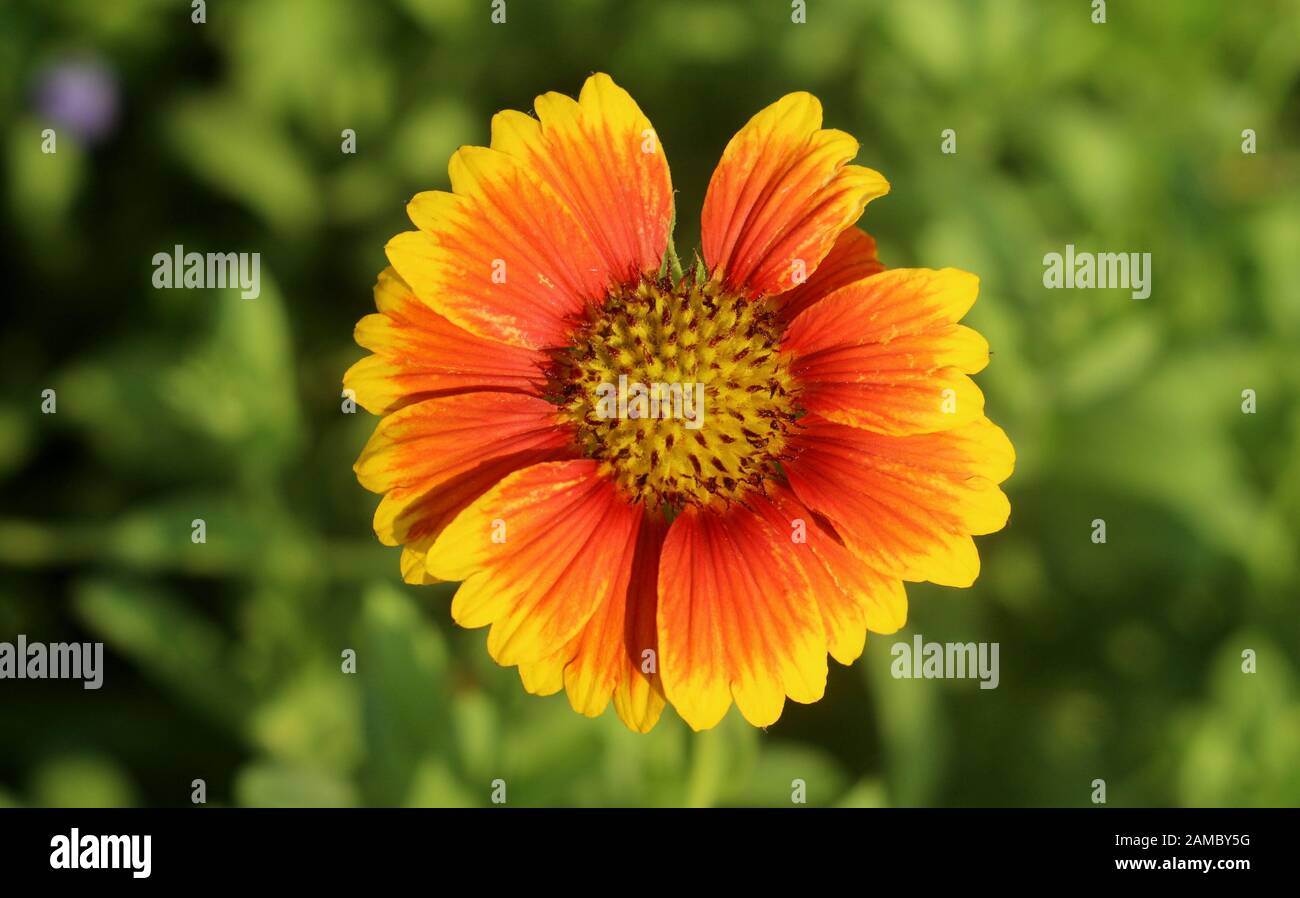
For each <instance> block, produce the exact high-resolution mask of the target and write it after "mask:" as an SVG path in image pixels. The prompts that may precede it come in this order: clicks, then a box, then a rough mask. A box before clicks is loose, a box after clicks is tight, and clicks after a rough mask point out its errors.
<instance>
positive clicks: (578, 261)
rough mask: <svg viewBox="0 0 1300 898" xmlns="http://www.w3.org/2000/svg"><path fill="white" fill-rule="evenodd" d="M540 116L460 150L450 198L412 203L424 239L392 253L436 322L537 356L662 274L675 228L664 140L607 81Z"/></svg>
mask: <svg viewBox="0 0 1300 898" xmlns="http://www.w3.org/2000/svg"><path fill="white" fill-rule="evenodd" d="M538 113H539V114H540V115H541V116H542V120H541V122H536V121H533V120H532V119H530V118H528V117H527V116H525V115H523V114H522V113H513V112H506V113H502V114H501V115H500V116H498V117H497V119H496V120H495V121H494V124H493V138H492V147H491V148H487V147H461V148H460V149H459V150H457V151H456V153H455V154H453V155H452V157H451V165H450V174H451V192H450V193H446V192H443V191H429V192H426V193H421V194H419V195H417V196H416V197H415V198H414V199H412V200H411V202H410V204H409V205H408V206H407V211H408V213H409V214H410V217H411V221H412V222H414V223H415V225H416V226H417V227H418V228H419V230H418V231H410V232H407V233H404V234H398V235H397V236H396V237H394V238H393V239H392V240H391V241H389V243H388V246H387V252H388V258H389V261H391V262H392V264H393V267H394V268H396V269H397V271H398V273H399V274H400V275H401V276H402V277H403V278H404V279H405V280H406V282H407V283H409V284H410V285H411V287H412V289H413V290H414V291H415V293H416V295H417V296H419V297H420V299H422V300H424V301H425V302H427V303H429V305H430V306H432V307H433V308H434V309H435V310H436V311H438V312H439V313H440V314H442V315H445V316H446V317H447V318H449V319H451V320H452V321H453V322H455V323H456V324H458V325H459V326H461V327H463V328H465V329H466V330H469V331H472V332H473V333H475V334H478V335H479V336H482V337H486V338H488V339H492V340H497V341H500V342H503V343H509V344H511V345H514V346H523V347H526V348H530V349H544V348H548V347H556V346H563V345H565V344H566V342H567V340H568V337H569V334H570V332H571V331H572V329H573V327H574V325H575V324H576V323H578V321H579V320H580V318H581V316H582V314H583V311H584V309H585V308H586V306H587V305H589V304H592V303H599V302H603V301H604V299H605V296H606V295H607V294H608V292H609V289H610V288H611V287H612V286H613V285H615V284H622V283H628V282H630V281H633V280H636V279H637V278H639V277H640V274H641V273H642V272H648V271H652V270H654V269H657V268H658V267H659V263H660V260H661V259H662V257H663V253H664V249H665V248H666V246H667V243H668V231H669V227H670V223H671V220H672V184H671V182H670V180H669V176H668V164H667V162H666V161H665V159H664V154H663V152H662V149H661V148H660V147H659V146H658V138H657V137H655V135H654V133H653V131H652V130H651V129H650V124H649V120H647V119H646V118H645V116H644V115H643V114H642V113H641V111H640V109H639V108H637V106H636V104H635V103H634V102H633V101H632V98H631V97H629V96H628V95H627V93H626V92H625V91H623V90H622V89H620V88H619V87H617V86H616V85H615V84H614V83H613V81H611V80H610V79H609V77H608V76H605V75H595V76H593V77H592V78H590V79H588V81H587V84H586V85H585V86H584V87H583V89H582V94H581V96H580V98H579V100H578V101H577V102H574V101H572V100H568V99H567V98H562V97H560V96H559V95H558V94H547V95H545V96H543V97H540V98H539V99H538ZM647 132H648V133H647ZM647 147H651V148H652V149H653V152H644V149H645V148H647Z"/></svg>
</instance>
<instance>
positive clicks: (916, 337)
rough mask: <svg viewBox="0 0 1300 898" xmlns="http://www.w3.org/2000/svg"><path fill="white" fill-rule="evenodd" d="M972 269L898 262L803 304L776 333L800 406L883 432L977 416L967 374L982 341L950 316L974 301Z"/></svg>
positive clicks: (918, 429) (978, 404) (980, 410)
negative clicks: (787, 356) (900, 264)
mask: <svg viewBox="0 0 1300 898" xmlns="http://www.w3.org/2000/svg"><path fill="white" fill-rule="evenodd" d="M978 285H979V279H978V278H976V277H975V276H974V275H973V274H967V273H966V272H964V271H957V270H955V269H952V268H945V269H943V270H942V271H931V270H928V269H908V268H898V269H892V270H890V271H885V272H882V273H880V274H877V275H873V276H871V277H868V278H866V279H864V280H861V281H857V282H855V283H853V284H850V285H849V286H847V287H842V288H841V289H839V290H837V291H835V292H834V293H832V294H831V295H830V296H827V297H826V298H824V299H822V300H821V301H820V302H818V303H816V304H815V305H813V306H811V307H809V308H807V309H806V310H804V311H803V312H802V313H801V314H800V315H799V316H798V317H797V318H795V319H794V321H792V322H791V323H790V326H789V327H788V328H787V329H786V333H785V337H784V338H783V339H782V343H781V347H782V350H783V351H786V352H789V353H791V354H792V356H793V358H792V361H791V366H790V370H791V373H792V374H793V375H794V376H795V378H796V380H797V382H798V384H799V388H800V393H799V399H798V401H799V404H800V405H801V406H802V407H803V408H804V409H805V410H807V411H809V412H815V413H817V414H820V415H822V416H823V417H825V418H827V419H829V420H832V421H838V422H839V423H841V424H848V425H851V426H853V427H863V428H866V429H868V430H874V431H877V432H878V433H886V434H896V435H905V434H916V433H930V432H933V431H937V430H950V429H952V428H954V427H959V426H962V425H964V424H967V423H969V422H971V421H974V420H977V419H978V418H980V417H982V416H983V414H984V394H983V393H981V392H980V390H979V387H977V386H976V385H975V382H974V381H972V380H971V379H970V378H969V377H968V376H967V375H968V374H973V373H975V372H976V371H979V370H980V369H982V368H983V367H984V366H985V365H986V364H987V363H988V358H989V348H988V343H987V342H986V341H985V339H984V338H983V337H981V336H980V335H979V334H978V333H976V332H975V331H973V330H971V329H970V328H968V327H963V326H961V325H959V324H957V323H956V322H957V321H958V319H960V318H961V316H962V315H964V314H965V313H966V310H967V309H969V308H970V306H971V304H972V303H973V302H974V301H975V295H976V293H977V292H978Z"/></svg>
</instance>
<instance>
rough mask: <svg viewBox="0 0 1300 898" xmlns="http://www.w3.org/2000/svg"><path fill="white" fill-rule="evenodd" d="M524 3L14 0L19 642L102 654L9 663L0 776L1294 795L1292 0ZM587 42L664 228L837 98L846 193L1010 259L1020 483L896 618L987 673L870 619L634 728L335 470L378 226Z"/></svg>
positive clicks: (324, 790)
mask: <svg viewBox="0 0 1300 898" xmlns="http://www.w3.org/2000/svg"><path fill="white" fill-rule="evenodd" d="M508 8H509V19H508V24H506V25H492V24H491V23H490V21H489V4H488V3H486V2H478V0H460V2H438V3H425V2H417V0H402V2H394V3H376V2H368V0H329V2H315V0H264V2H257V3H251V2H250V3H211V4H209V9H208V22H207V24H206V25H194V24H191V22H190V20H189V10H188V4H167V3H158V2H150V0H133V2H126V0H124V2H115V3H97V2H77V3H54V4H51V3H44V2H38V0H17V2H12V0H11V2H9V3H7V4H5V9H4V10H3V11H2V12H0V75H2V76H3V77H0V85H2V87H0V112H2V113H3V115H0V123H2V125H0V127H3V135H2V136H0V152H3V154H4V158H3V160H2V161H0V179H2V181H0V183H3V185H4V188H3V191H0V215H2V216H3V222H4V223H3V227H4V229H5V235H4V241H3V245H4V250H3V253H4V261H5V263H6V266H5V270H6V272H7V273H8V275H9V278H8V284H7V289H6V294H7V295H8V296H9V297H10V298H9V300H8V301H7V302H6V317H5V325H4V329H3V333H2V335H0V360H2V364H3V366H4V382H5V387H4V390H3V393H2V394H0V490H2V491H3V496H4V499H3V504H2V505H0V640H7V639H12V638H13V637H14V636H15V635H16V634H18V633H26V634H28V635H29V637H31V638H33V639H42V640H47V641H59V640H102V641H103V642H104V643H105V644H106V647H107V652H106V665H107V671H106V675H105V685H104V688H103V689H102V690H99V691H87V690H83V689H81V688H80V684H79V683H75V682H67V681H63V682H48V683H25V684H15V683H14V682H13V681H8V680H5V681H0V709H2V710H0V805H6V804H31V805H68V804H71V805H130V804H170V805H181V804H186V803H188V802H189V800H190V790H191V782H192V780H194V779H196V778H202V779H204V780H205V781H206V783H207V786H208V800H209V803H212V804H245V805H254V806H263V805H328V806H346V805H371V804H380V805H455V806H482V805H486V804H489V803H490V795H491V790H492V783H493V781H495V780H498V779H501V780H504V781H505V782H506V783H507V787H508V801H509V803H510V804H511V805H525V806H527V805H550V804H565V805H642V804H644V805H692V806H707V805H778V806H781V805H784V806H788V805H789V804H790V802H791V795H792V791H793V789H794V785H793V784H794V782H795V781H797V780H802V781H803V782H804V783H805V784H806V790H807V801H808V803H809V804H810V805H841V806H853V807H861V806H882V805H923V804H960V805H1004V804H1023V803H1028V804H1046V805H1083V804H1087V803H1088V801H1089V795H1090V793H1091V785H1090V784H1091V782H1092V780H1094V779H1095V778H1103V779H1105V780H1107V783H1108V788H1107V795H1108V799H1109V801H1110V802H1111V803H1112V804H1121V805H1169V804H1173V805H1178V804H1193V805H1241V804H1245V805H1255V804H1269V805H1272V804H1281V805H1295V804H1300V774H1298V773H1297V771H1300V686H1298V685H1297V676H1298V673H1297V672H1300V614H1298V613H1297V610H1298V609H1297V596H1300V571H1298V570H1297V566H1296V555H1297V552H1296V550H1297V547H1298V546H1300V466H1297V465H1296V463H1295V460H1296V459H1297V458H1300V403H1298V402H1297V398H1298V397H1300V367H1298V366H1297V365H1296V364H1295V361H1294V359H1295V347H1296V345H1297V340H1300V279H1298V278H1297V277H1296V259H1297V255H1298V254H1297V235H1298V234H1300V190H1297V184H1298V183H1300V180H1298V175H1300V149H1298V147H1300V125H1298V124H1297V123H1300V115H1298V113H1300V49H1298V48H1297V44H1296V41H1295V35H1296V34H1297V33H1300V11H1298V9H1297V7H1296V5H1295V4H1291V3H1283V2H1258V3H1249V4H1229V5H1226V6H1225V5H1224V4H1219V3H1215V2H1213V0H1200V2H1185V3H1176V4H1169V3H1164V4H1141V3H1119V2H1113V3H1111V4H1110V9H1109V14H1108V19H1109V21H1108V22H1107V24H1105V25H1093V24H1091V22H1090V21H1089V7H1088V4H1086V3H1039V2H1033V0H983V2H961V0H917V2H903V3H888V4H886V3H874V2H873V3H863V2H860V0H815V2H809V3H808V21H807V23H806V24H803V25H795V24H792V23H791V21H790V4H789V3H787V2H784V0H762V2H748V0H709V2H684V0H682V2H676V0H674V2H661V0H632V2H614V0H608V2H597V0H587V2H573V3H569V2H565V3H559V2H534V0H509V3H508ZM85 54H93V55H95V56H98V57H99V58H101V59H102V60H104V61H105V62H106V63H107V65H108V66H109V67H110V68H111V69H112V70H113V71H115V72H116V75H117V78H118V79H119V82H120V83H119V87H120V91H121V96H120V101H121V114H120V115H119V119H118V122H117V125H116V128H115V130H114V131H113V132H112V133H111V134H110V135H109V136H108V137H107V138H106V139H105V140H104V141H102V142H101V143H99V144H90V143H86V142H83V141H80V140H78V138H77V136H76V135H75V134H74V133H72V132H70V131H64V132H61V133H60V135H59V144H58V147H59V149H58V152H57V154H54V155H47V154H43V153H41V151H40V140H41V138H40V132H41V129H42V128H44V127H47V126H49V125H48V123H47V122H45V121H44V120H43V119H42V116H41V112H40V110H39V109H38V108H37V106H36V105H34V103H33V101H32V93H33V91H32V88H33V85H34V79H36V78H37V77H38V72H40V71H42V70H43V69H44V68H45V67H47V66H49V65H52V64H57V63H59V62H60V61H63V60H66V59H69V58H80V57H82V56H84V55H85ZM597 70H601V71H608V72H610V73H611V74H612V75H613V77H614V78H615V79H616V80H618V81H619V82H620V83H622V84H623V85H624V86H626V87H627V88H628V89H629V90H630V91H631V92H632V93H633V95H634V96H635V97H636V98H637V100H638V101H639V102H640V104H641V105H642V107H643V109H644V110H645V111H646V113H647V114H648V115H649V116H650V118H651V120H652V121H653V122H654V123H655V126H656V129H657V131H658V134H659V136H660V139H661V142H662V145H663V147H664V149H665V151H666V152H667V154H668V158H669V161H670V163H671V165H672V168H673V178H674V185H675V187H676V188H677V189H678V194H677V206H678V208H677V232H676V247H677V249H678V252H679V253H680V255H681V257H682V258H683V259H688V260H689V259H691V258H692V256H693V254H694V248H695V247H696V246H697V245H698V224H697V221H698V209H699V206H700V203H701V202H702V199H703V196H704V191H705V188H706V186H707V183H708V177H709V174H710V172H711V171H712V168H713V165H714V164H715V162H716V160H717V158H718V156H719V155H720V154H721V152H722V149H723V147H724V146H725V143H726V141H727V139H728V138H729V137H730V135H731V134H732V133H733V132H734V131H735V130H736V129H737V128H738V127H740V126H741V125H742V124H743V123H744V122H745V121H746V120H747V119H748V117H749V116H750V115H752V114H753V113H754V112H756V111H757V110H758V109H759V108H761V107H762V106H764V105H766V104H767V103H769V102H771V101H773V100H774V99H776V98H777V97H778V96H780V95H781V94H783V93H785V92H788V91H791V90H796V89H807V90H811V91H813V92H814V93H815V94H817V95H818V96H819V97H820V98H821V100H822V102H823V105H824V107H825V111H826V118H827V124H828V126H830V127H836V128H841V129H843V130H846V131H849V132H850V133H852V134H854V135H855V136H856V137H857V138H858V139H859V140H860V141H861V143H862V150H861V154H860V156H859V161H860V162H862V163H864V164H867V165H870V166H872V167H874V168H877V169H879V170H880V171H882V172H883V173H884V174H885V175H886V177H888V178H889V180H890V181H891V183H892V185H893V191H892V193H891V195H890V196H888V197H886V198H884V199H881V200H879V201H877V202H875V203H873V204H872V206H871V207H870V210H869V211H868V213H867V215H866V216H865V218H864V220H863V225H864V226H865V227H867V228H868V229H869V230H870V231H872V233H873V234H875V236H876V237H877V238H878V240H879V242H880V247H881V254H882V258H883V259H884V261H885V262H886V263H887V264H889V265H891V266H908V265H918V266H927V267H942V266H956V267H962V268H967V269H969V270H971V271H974V272H976V273H978V274H979V275H980V277H981V298H980V301H979V302H978V303H977V304H976V306H975V308H974V310H973V311H972V313H971V315H970V317H969V323H970V324H972V325H973V326H974V327H976V328H978V329H979V330H980V331H981V332H983V333H984V334H985V335H986V336H987V337H988V339H989V342H990V344H991V346H992V348H993V353H994V354H993V361H992V364H991V365H990V367H989V369H988V370H987V371H986V372H984V373H983V374H981V375H980V376H979V378H978V380H979V383H980V385H981V387H982V388H983V389H984V391H985V394H986V397H987V404H988V410H989V413H990V415H991V416H992V417H993V419H994V420H995V421H997V422H998V423H999V424H1001V425H1002V426H1003V427H1004V428H1005V429H1006V430H1007V431H1008V433H1009V434H1010V435H1011V437H1012V439H1013V441H1014V443H1015V445H1016V447H1017V452H1018V464H1017V470H1016V473H1015V475H1014V476H1013V477H1012V479H1011V480H1010V481H1009V483H1008V484H1007V490H1008V493H1009V495H1010V497H1011V502H1012V509H1013V511H1012V518H1011V522H1010V525H1009V526H1008V528H1007V529H1006V530H1005V531H1004V532H1002V533H999V534H997V535H994V536H990V537H983V538H980V539H979V540H978V543H979V546H980V551H981V556H982V560H983V574H982V576H981V578H980V580H979V581H978V582H977V584H976V586H975V587H974V588H973V589H971V590H969V591H957V590H949V589H940V588H935V587H930V586H925V585H921V586H912V587H910V588H909V596H910V599H911V612H910V619H909V622H908V625H907V627H906V629H905V630H904V631H903V633H902V634H901V635H900V637H897V638H903V639H910V638H911V636H912V634H914V633H918V632H919V633H922V634H923V635H924V637H925V638H926V639H927V640H934V641H941V642H942V641H961V642H965V641H971V640H983V641H997V642H999V643H1000V645H1001V661H1002V671H1001V684H1000V686H999V687H998V688H997V689H996V690H987V691H986V690H980V689H978V688H977V685H976V684H975V683H974V682H973V681H970V680H956V681H925V680H919V681H917V680H896V679H893V678H892V677H891V676H890V670H889V665H890V660H891V659H890V652H889V649H890V646H891V645H892V644H893V642H894V641H895V639H896V638H895V637H879V636H876V637H872V638H870V639H869V640H868V644H867V650H866V657H865V658H864V659H862V660H860V661H859V662H858V663H857V664H856V665H855V666H854V667H853V668H852V669H849V670H845V669H843V668H840V667H838V666H837V665H832V668H833V670H832V674H831V678H830V682H829V685H828V689H827V697H826V699H824V700H823V701H822V702H820V703H818V704H816V705H813V706H808V707H804V706H797V705H790V706H788V707H787V708H786V711H785V713H784V715H783V717H782V719H781V720H780V721H779V722H778V723H777V724H776V725H775V726H773V727H771V728H770V729H769V730H768V731H766V732H764V731H757V730H754V729H752V728H750V727H748V726H747V725H745V724H744V723H743V721H741V720H740V719H739V718H738V716H737V714H736V713H735V712H734V711H733V712H732V713H731V714H730V715H729V716H728V718H727V719H726V720H724V722H723V723H722V724H721V725H720V726H719V727H718V728H716V729H715V730H713V731H711V732H708V733H704V734H694V733H691V732H690V731H689V730H688V729H687V728H686V727H685V726H684V725H683V724H682V723H681V721H679V720H678V719H677V718H676V717H675V715H674V714H673V713H672V712H671V711H669V712H667V713H666V714H665V717H664V720H663V721H662V722H661V723H660V725H659V726H658V727H657V728H656V729H655V730H654V731H653V732H652V733H650V734H649V735H645V736H641V735H636V734H633V733H630V732H628V731H626V730H625V729H624V728H623V727H622V725H621V724H619V723H618V721H617V720H616V719H615V718H614V716H613V712H612V710H611V711H608V712H607V713H606V714H605V716H604V717H603V718H601V719H598V720H588V719H586V718H584V717H581V716H579V715H577V714H575V713H574V712H572V711H571V710H570V709H569V707H568V704H567V701H566V699H565V698H564V697H563V695H558V696H552V697H549V698H544V699H542V698H536V697H532V696H528V695H525V694H524V692H523V689H522V687H521V685H520V683H519V680H518V676H517V675H516V673H515V672H514V671H513V670H508V669H501V668H498V667H497V666H496V665H494V664H493V663H492V662H491V661H490V659H488V657H487V655H486V652H485V650H484V645H483V643H484V634H483V633H482V632H481V631H475V632H465V631H461V630H458V629H457V628H456V627H454V626H453V625H452V624H451V622H450V619H449V613H448V604H449V599H450V596H451V592H452V587H450V586H434V587H412V586H408V585H405V584H403V583H402V582H401V579H400V577H399V575H398V569H397V552H396V550H393V549H388V548H385V547H382V546H380V545H379V544H378V543H377V541H376V540H375V539H374V537H373V534H372V533H371V527H370V516H371V514H372V512H373V508H374V505H375V502H376V498H375V497H373V496H371V495H369V494H367V493H365V492H364V491H363V490H362V489H361V488H360V487H359V486H358V485H357V483H356V481H355V478H354V476H353V474H352V471H351V465H352V462H353V460H354V459H355V457H356V454H357V452H358V451H359V449H360V447H361V445H362V444H363V443H364V441H365V439H366V437H367V435H368V434H369V432H370V430H371V428H372V427H373V424H374V420H373V419H372V418H370V417H369V416H367V415H365V414H364V413H363V412H358V414H357V415H355V416H349V415H345V414H343V413H342V412H341V409H340V396H339V393H340V389H341V384H340V380H341V375H342V372H343V371H344V370H345V369H346V367H347V366H348V365H349V364H351V363H352V362H353V361H354V360H355V359H357V358H359V357H360V355H361V351H360V350H359V349H357V348H356V347H355V346H354V345H353V344H352V342H351V339H350V337H351V333H352V328H353V325H354V323H355V321H356V320H357V319H358V318H360V317H361V316H362V315H364V314H366V313H367V312H368V311H370V310H371V309H372V303H371V299H370V287H371V285H372V283H373V281H374V278H375V276H376V275H377V273H378V272H379V270H380V269H381V268H382V267H383V266H384V264H385V261H384V256H383V245H384V242H385V241H386V240H387V239H388V238H389V237H390V236H392V235H393V234H395V233H397V232H399V231H401V230H403V229H405V228H407V227H408V226H409V225H408V223H407V221H406V219H405V215H404V211H403V205H404V203H405V201H406V200H407V199H409V197H410V196H411V195H412V194H414V193H415V192H417V191H419V190H424V189H440V188H445V187H446V186H447V175H446V165H447V159H448V156H449V154H450V153H451V152H452V151H454V149H455V148H456V147H457V146H459V145H461V144H473V143H477V144H482V143H486V142H487V140H488V137H489V131H488V128H489V120H490V117H491V115H492V114H493V113H494V112H496V111H498V110H499V109H501V108H507V107H509V108H524V109H527V108H529V107H530V106H531V102H532V98H533V97H534V95H536V94H539V93H542V92H544V91H548V90H558V91H563V92H566V93H570V94H572V93H574V92H576V91H577V89H578V88H579V87H580V85H581V81H582V79H583V77H584V76H585V75H586V74H587V73H589V72H591V71H597ZM947 128H952V129H954V130H955V131H956V133H957V141H958V144H957V145H958V152H957V153H956V154H955V155H945V154H942V153H941V152H940V150H939V147H940V141H941V132H942V131H943V130H944V129H947ZM1245 128H1251V129H1253V130H1255V132H1256V133H1257V135H1258V153H1257V154H1255V155H1246V154H1243V153H1242V152H1241V146H1240V144H1241V131H1242V130H1243V129H1245ZM344 129H353V130H355V132H356V134H357V153H356V154H355V155H345V154H343V153H341V152H340V144H341V141H342V136H341V135H342V132H343V130H344ZM178 243H180V244H185V245H186V247H187V248H192V249H196V250H200V251H257V252H260V253H261V254H262V269H261V274H262V292H261V295H260V296H259V297H258V298H257V299H254V300H244V299H241V298H240V297H239V295H238V291H232V290H226V291H215V290H214V291H198V290H190V291H158V290H153V289H152V288H151V286H150V275H151V273H152V265H151V259H152V257H153V254H154V253H157V252H170V251H171V249H172V247H173V246H174V245H175V244H178ZM1066 243H1074V244H1076V245H1077V246H1078V247H1079V248H1080V249H1081V250H1093V251H1140V252H1150V253H1152V256H1153V260H1154V275H1153V287H1154V289H1153V292H1152V295H1151V297H1150V298H1149V299H1146V300H1143V301H1134V300H1132V299H1130V298H1129V295H1128V293H1127V292H1126V291H1120V290H1110V291H1078V290H1075V291H1068V290H1061V291H1049V290H1045V289H1044V288H1043V286H1042V280H1041V276H1042V265H1041V260H1042V256H1043V254H1044V253H1047V252H1052V251H1060V250H1061V249H1062V248H1063V246H1064V245H1065V244H1066ZM47 388H53V389H56V390H57V395H58V412H57V414H54V415H43V414H42V413H41V410H40V397H41V391H42V390H45V389H47ZM1248 388H1249V389H1253V390H1255V391H1256V393H1257V396H1258V412H1257V413H1256V414H1253V415H1245V414H1242V411H1241V408H1240V403H1241V391H1242V390H1243V389H1248ZM200 518H201V519H203V520H204V522H205V524H206V530H207V541H206V542H205V543H201V544H196V543H194V542H192V541H191V522H192V521H193V520H194V519H200ZM1095 518H1104V519H1105V520H1106V522H1107V527H1108V541H1107V542H1106V544H1104V545H1098V544H1094V543H1093V542H1092V541H1091V539H1090V534H1091V522H1092V521H1093V519H1095ZM1247 649H1249V650H1252V651H1253V652H1255V654H1256V657H1257V672H1255V673H1244V672H1243V671H1242V652H1243V651H1245V650H1247ZM348 650H351V651H354V652H355V653H356V658H357V668H356V672H355V673H345V672H344V671H343V670H342V659H343V654H344V653H345V652H346V651H348Z"/></svg>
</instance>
